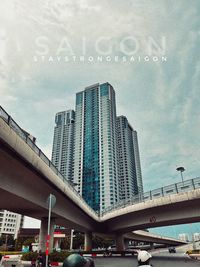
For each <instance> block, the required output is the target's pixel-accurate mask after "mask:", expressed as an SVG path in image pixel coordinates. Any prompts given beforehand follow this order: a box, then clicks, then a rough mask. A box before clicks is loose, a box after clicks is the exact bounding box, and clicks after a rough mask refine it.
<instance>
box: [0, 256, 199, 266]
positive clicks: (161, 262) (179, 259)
mask: <svg viewBox="0 0 200 267" xmlns="http://www.w3.org/2000/svg"><path fill="white" fill-rule="evenodd" d="M94 261H95V267H122V266H123V267H137V266H138V265H137V260H136V257H135V256H134V257H124V258H122V257H106V258H94ZM12 264H13V265H16V263H14V262H12V263H11V262H9V263H5V264H4V265H3V266H5V267H12ZM151 264H152V265H153V267H197V266H198V267H199V266H200V262H199V261H195V260H191V259H190V258H188V257H187V256H186V255H184V254H179V253H177V254H173V255H171V254H167V253H165V254H159V255H158V254H157V255H153V258H152V260H151ZM16 267H22V265H19V264H17V265H16ZM23 267H30V265H23Z"/></svg>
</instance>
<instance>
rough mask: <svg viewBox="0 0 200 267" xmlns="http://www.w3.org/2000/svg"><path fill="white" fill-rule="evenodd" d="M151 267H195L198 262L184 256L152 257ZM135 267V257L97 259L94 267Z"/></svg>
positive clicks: (199, 263) (199, 264)
mask: <svg viewBox="0 0 200 267" xmlns="http://www.w3.org/2000/svg"><path fill="white" fill-rule="evenodd" d="M151 264H152V265H153V267H196V266H198V267H199V266H200V262H199V261H198V262H197V261H194V260H191V259H189V258H188V257H187V256H185V255H171V254H170V255H165V256H164V255H162V256H160V255H159V256H157V255H156V256H153V258H152V260H151ZM108 266H110V267H122V266H123V267H137V266H138V265H137V260H136V257H127V258H97V259H95V267H108Z"/></svg>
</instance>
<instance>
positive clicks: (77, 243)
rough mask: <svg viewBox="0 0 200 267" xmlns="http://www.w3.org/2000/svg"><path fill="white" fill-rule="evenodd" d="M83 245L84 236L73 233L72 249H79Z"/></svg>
mask: <svg viewBox="0 0 200 267" xmlns="http://www.w3.org/2000/svg"><path fill="white" fill-rule="evenodd" d="M83 244H84V234H82V233H75V237H74V238H73V249H80V247H83Z"/></svg>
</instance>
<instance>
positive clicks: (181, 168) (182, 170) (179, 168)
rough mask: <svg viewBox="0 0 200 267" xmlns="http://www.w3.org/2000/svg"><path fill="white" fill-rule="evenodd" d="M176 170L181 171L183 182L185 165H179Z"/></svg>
mask: <svg viewBox="0 0 200 267" xmlns="http://www.w3.org/2000/svg"><path fill="white" fill-rule="evenodd" d="M176 170H177V171H178V172H180V173H181V179H182V182H183V172H184V171H185V168H184V167H178V168H176Z"/></svg>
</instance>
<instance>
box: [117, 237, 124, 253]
mask: <svg viewBox="0 0 200 267" xmlns="http://www.w3.org/2000/svg"><path fill="white" fill-rule="evenodd" d="M116 250H117V251H123V250H125V244H124V237H123V235H122V234H117V235H116Z"/></svg>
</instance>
